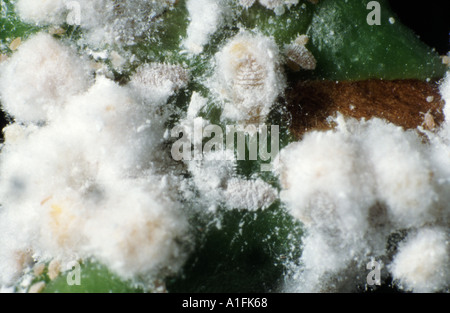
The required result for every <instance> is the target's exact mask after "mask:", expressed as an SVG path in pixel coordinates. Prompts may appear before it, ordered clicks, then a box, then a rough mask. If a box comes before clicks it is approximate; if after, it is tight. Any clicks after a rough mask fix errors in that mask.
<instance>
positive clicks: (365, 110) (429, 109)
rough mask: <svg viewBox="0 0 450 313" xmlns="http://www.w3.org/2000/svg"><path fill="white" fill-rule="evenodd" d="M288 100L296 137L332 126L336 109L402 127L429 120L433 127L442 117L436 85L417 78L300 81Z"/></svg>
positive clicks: (361, 117) (427, 123) (292, 127)
mask: <svg viewBox="0 0 450 313" xmlns="http://www.w3.org/2000/svg"><path fill="white" fill-rule="evenodd" d="M430 99H432V100H431V101H429V100H430ZM427 100H428V101H427ZM287 102H288V110H289V112H290V113H291V114H292V123H291V131H292V133H293V134H294V136H295V137H297V139H300V138H301V137H302V136H303V134H304V133H305V132H308V131H311V130H327V129H331V128H333V126H334V125H333V124H332V123H330V122H329V117H330V116H336V114H337V112H340V113H341V114H343V115H344V116H345V117H352V118H356V119H359V120H361V119H366V120H369V119H371V118H374V117H378V118H382V119H385V120H387V121H389V122H391V123H393V124H396V125H399V126H402V127H403V128H404V129H413V128H417V127H419V126H421V127H423V128H425V129H429V128H430V126H431V125H430V121H433V125H432V126H433V129H434V128H437V127H438V126H439V125H440V124H441V123H442V122H443V120H444V115H443V112H442V109H443V106H444V101H443V100H442V99H441V96H440V94H439V89H438V85H437V84H436V83H427V82H424V81H419V80H394V81H388V80H365V81H356V82H350V81H342V82H335V81H301V82H297V83H296V84H295V85H294V86H293V87H292V88H291V89H290V91H289V92H288V94H287Z"/></svg>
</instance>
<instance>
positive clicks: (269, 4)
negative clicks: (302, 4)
mask: <svg viewBox="0 0 450 313" xmlns="http://www.w3.org/2000/svg"><path fill="white" fill-rule="evenodd" d="M259 3H261V4H262V5H263V6H265V7H266V8H268V9H271V10H273V9H276V8H277V7H281V6H283V5H286V6H288V7H290V6H291V5H296V4H298V0H259Z"/></svg>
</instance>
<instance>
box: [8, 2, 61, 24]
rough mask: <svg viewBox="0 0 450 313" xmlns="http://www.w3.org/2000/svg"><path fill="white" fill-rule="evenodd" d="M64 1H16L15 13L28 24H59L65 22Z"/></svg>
mask: <svg viewBox="0 0 450 313" xmlns="http://www.w3.org/2000/svg"><path fill="white" fill-rule="evenodd" d="M66 2H67V1H65V0H18V1H17V3H16V12H17V14H19V16H20V17H21V18H22V19H23V20H24V21H25V22H28V23H36V24H44V25H45V24H61V23H63V22H64V21H65V18H66V16H65V15H66V14H65V9H66Z"/></svg>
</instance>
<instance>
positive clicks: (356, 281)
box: [275, 117, 450, 292]
mask: <svg viewBox="0 0 450 313" xmlns="http://www.w3.org/2000/svg"><path fill="white" fill-rule="evenodd" d="M337 122H338V127H337V129H336V130H333V131H326V132H311V133H308V134H306V135H305V137H304V139H303V140H302V141H300V142H295V143H291V144H290V145H288V146H287V147H286V148H284V149H283V150H282V151H281V152H280V155H279V158H278V160H276V162H275V169H276V171H277V173H279V175H280V181H281V184H282V188H283V190H282V191H281V193H280V197H281V200H282V201H283V202H285V203H286V205H287V208H288V209H289V211H290V212H291V214H292V215H293V216H294V217H296V218H298V219H299V220H300V221H302V222H303V223H304V224H305V226H306V230H307V235H306V237H304V238H303V240H302V241H303V247H302V248H303V252H302V257H301V264H302V266H301V267H300V268H298V269H296V270H294V272H297V274H296V275H294V277H293V279H292V280H291V281H290V282H288V284H287V286H286V288H287V290H288V291H300V292H311V291H312V292H317V291H352V290H354V288H355V285H360V286H364V285H365V284H366V282H365V276H364V275H362V274H361V273H368V271H367V270H366V269H365V265H366V264H367V263H368V262H369V261H370V260H371V258H372V257H375V259H376V260H377V261H379V260H381V261H383V262H387V263H389V262H391V260H390V259H389V255H388V254H387V251H386V243H387V240H388V238H389V236H390V234H392V233H395V232H397V231H399V230H404V229H409V230H411V231H414V230H419V231H420V229H423V228H424V227H428V226H427V225H436V226H438V227H444V228H445V227H448V226H449V212H450V206H449V204H448V203H449V201H448V200H449V199H448V198H449V197H448V193H449V190H450V184H449V181H450V180H449V178H450V171H449V170H448V168H449V166H450V158H449V156H450V154H449V151H448V150H449V146H448V145H447V144H445V141H443V140H442V138H441V137H440V135H434V134H430V136H435V137H430V140H431V142H430V143H424V142H423V141H422V140H421V138H420V137H419V135H418V134H417V133H415V132H413V131H404V130H402V129H401V128H400V127H397V126H394V125H392V124H389V123H386V122H384V121H382V120H379V119H372V120H370V121H368V122H365V121H361V122H358V121H356V120H352V119H349V120H347V121H344V120H343V119H342V117H340V118H338V119H337ZM413 245H415V244H413ZM416 248H417V253H419V251H420V249H421V247H420V246H417V247H416ZM416 248H414V249H416ZM447 253H448V252H447ZM439 260H441V259H439ZM441 261H442V260H441ZM405 262H406V261H405ZM442 262H443V261H442ZM446 262H447V261H446ZM428 277H429V280H428V281H427V284H428V286H433V288H434V289H433V290H442V288H445V287H446V286H445V285H444V284H443V283H442V281H443V280H442V278H438V277H436V276H432V275H429V276H428ZM446 279H448V278H446Z"/></svg>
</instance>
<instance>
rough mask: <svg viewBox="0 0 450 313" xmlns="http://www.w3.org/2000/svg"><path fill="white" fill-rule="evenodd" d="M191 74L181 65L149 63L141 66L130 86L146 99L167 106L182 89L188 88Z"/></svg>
mask: <svg viewBox="0 0 450 313" xmlns="http://www.w3.org/2000/svg"><path fill="white" fill-rule="evenodd" d="M188 81H189V74H188V72H187V70H186V69H184V68H183V67H181V66H179V65H173V64H165V63H149V64H144V65H141V66H140V67H138V68H137V69H136V72H135V73H134V74H133V76H132V77H131V81H130V86H131V87H132V88H134V89H135V90H136V91H137V92H138V93H139V94H141V95H142V97H143V98H144V99H147V100H149V101H151V102H153V103H156V104H165V103H166V102H167V99H168V98H169V97H170V96H171V95H173V94H174V93H175V92H176V91H178V90H179V89H180V88H184V87H186V85H187V83H188Z"/></svg>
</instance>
